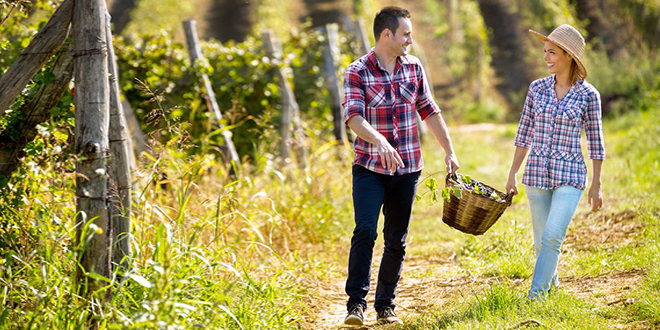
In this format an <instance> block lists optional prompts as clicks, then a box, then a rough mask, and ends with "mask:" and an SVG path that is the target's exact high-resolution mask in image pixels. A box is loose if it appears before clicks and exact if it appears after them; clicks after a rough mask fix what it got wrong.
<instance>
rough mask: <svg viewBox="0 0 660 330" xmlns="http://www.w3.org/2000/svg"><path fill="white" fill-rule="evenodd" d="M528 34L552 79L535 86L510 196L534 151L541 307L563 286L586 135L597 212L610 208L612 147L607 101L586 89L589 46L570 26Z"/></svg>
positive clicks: (529, 178) (535, 284) (529, 174)
mask: <svg viewBox="0 0 660 330" xmlns="http://www.w3.org/2000/svg"><path fill="white" fill-rule="evenodd" d="M529 32H530V33H531V34H532V35H534V36H535V37H537V38H538V39H540V40H541V41H543V42H544V43H545V44H544V48H543V51H544V53H545V56H544V60H545V62H546V64H547V66H548V72H549V73H551V74H552V75H551V76H549V77H546V78H542V79H539V80H536V81H534V82H532V84H531V85H530V86H529V90H528V91H527V98H526V100H525V104H524V106H523V110H522V116H521V118H520V125H519V126H518V132H517V134H516V139H515V145H516V151H515V154H514V156H513V163H512V165H511V170H510V171H509V179H508V181H507V184H506V191H508V192H509V193H512V194H518V189H517V187H516V174H517V173H518V170H519V169H520V165H521V164H522V162H523V160H524V159H525V156H526V155H527V152H528V150H530V149H531V152H530V155H529V159H528V160H527V165H526V167H525V173H524V175H523V178H522V183H523V184H524V185H525V189H526V192H527V198H528V200H529V208H530V213H531V217H532V227H533V231H534V248H535V250H536V266H535V267H534V277H533V278H532V287H531V289H530V290H529V292H528V294H527V297H528V298H530V299H532V300H541V299H543V298H544V297H545V295H546V294H547V292H548V291H549V290H550V287H551V286H558V285H559V280H558V277H557V262H558V260H559V249H560V247H561V243H562V241H563V240H564V236H565V235H566V229H567V228H568V225H569V223H570V222H571V219H572V218H573V214H574V213H575V209H576V208H577V205H578V202H579V201H580V197H581V196H582V191H583V190H584V189H585V188H586V186H587V167H586V165H585V163H584V159H583V156H582V150H581V148H580V135H581V134H582V130H583V129H584V130H585V131H586V136H587V141H588V144H587V146H588V152H589V158H590V159H592V162H593V174H592V180H591V187H590V188H589V204H590V205H591V209H592V211H595V210H598V209H600V208H601V207H602V205H603V198H602V196H601V193H600V172H601V167H602V164H603V160H604V159H605V147H604V145H603V131H602V117H601V106H600V94H599V93H598V91H597V90H596V88H594V87H593V86H592V85H591V84H589V83H587V82H586V81H585V78H586V77H587V70H586V68H585V67H584V64H583V63H582V60H581V56H582V53H583V52H584V46H585V43H584V38H583V37H582V35H580V32H578V31H577V30H576V29H575V28H573V27H572V26H570V25H567V24H564V25H562V26H560V27H558V28H556V29H555V30H554V31H552V33H550V35H548V36H547V37H546V36H544V35H542V34H540V33H538V32H535V31H532V30H529Z"/></svg>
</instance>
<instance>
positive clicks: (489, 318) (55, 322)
mask: <svg viewBox="0 0 660 330" xmlns="http://www.w3.org/2000/svg"><path fill="white" fill-rule="evenodd" d="M657 122H660V111H658V110H653V111H648V112H640V113H630V114H626V115H624V116H622V117H620V118H618V119H616V120H608V121H606V122H605V127H606V134H605V136H606V146H607V152H608V160H607V161H606V162H605V171H604V175H603V194H604V196H605V203H606V206H605V208H604V209H603V210H602V211H599V212H598V213H595V214H591V213H589V212H588V206H587V205H586V200H585V199H583V200H582V202H581V204H580V206H579V208H578V211H577V216H576V218H575V220H574V221H573V224H572V225H571V228H570V229H569V236H570V237H571V238H570V239H571V240H572V241H571V242H574V244H573V245H571V246H565V247H564V248H563V251H562V257H561V262H560V265H559V272H560V276H561V277H562V278H563V279H564V280H565V281H564V280H563V281H562V287H561V288H560V290H559V291H555V292H553V293H552V294H551V295H550V296H549V297H548V300H547V301H546V302H544V303H530V302H528V301H527V300H526V299H524V296H525V292H526V290H527V289H528V287H529V284H530V276H531V274H532V271H533V260H534V256H533V254H534V252H533V247H532V238H531V225H530V222H529V220H528V210H527V206H526V198H525V196H524V189H521V195H520V196H518V197H516V198H515V199H514V203H513V205H512V206H511V208H510V209H508V210H507V212H506V213H505V214H504V216H503V217H502V219H500V221H498V223H496V224H495V226H494V227H493V228H491V229H490V231H489V232H487V233H486V234H485V235H483V236H479V237H473V236H470V235H465V234H462V233H459V232H457V231H455V230H453V229H451V228H449V227H447V226H446V225H444V224H443V223H442V220H441V206H440V205H439V203H437V202H432V201H430V199H429V198H428V197H429V195H428V194H424V189H426V187H425V186H424V185H423V183H422V184H421V185H420V191H419V193H420V194H422V195H423V196H422V197H423V198H422V200H421V201H420V202H418V204H417V206H416V208H415V210H414V216H413V222H412V224H411V229H410V235H409V238H408V246H409V248H408V254H407V259H408V260H409V261H408V262H407V264H406V265H407V266H408V267H404V274H403V279H402V292H404V293H406V290H409V291H408V293H409V294H408V296H409V299H412V300H402V301H403V303H402V304H401V306H402V309H403V308H408V309H404V310H405V311H406V312H402V315H403V316H404V318H405V320H406V321H407V325H406V326H404V327H402V328H403V329H473V328H488V329H506V328H510V327H513V326H516V325H521V323H522V322H525V321H529V322H532V321H530V320H531V319H534V320H536V321H538V322H540V323H542V324H543V325H546V326H548V327H551V328H553V329H558V328H562V329H568V328H570V329H604V328H613V327H619V328H630V329H636V328H652V327H657V326H658V324H660V317H659V316H658V315H660V314H659V310H658V306H659V305H660V300H659V298H658V297H659V295H658V293H659V290H660V266H658V265H660V260H659V257H658V256H659V255H660V253H659V252H660V245H659V244H658V242H660V239H659V238H660V226H658V221H659V219H660V217H659V214H660V212H659V207H658V205H660V204H658V202H659V201H660V198H659V197H660V195H659V193H658V191H657V186H658V182H660V168H658V166H659V165H658V162H659V161H660V156H659V154H658V150H660V142H658V140H657V139H655V138H654V137H657V136H658V135H659V133H660V128H659V127H658V126H657V125H656V123H657ZM493 127H494V128H492V129H487V130H470V131H468V130H464V129H461V130H454V129H453V128H452V132H451V133H452V137H453V139H454V144H455V148H456V151H457V154H458V155H459V161H460V162H461V165H462V169H461V171H462V172H463V173H466V174H470V175H472V176H473V177H474V178H475V179H478V180H480V181H484V182H486V183H488V184H490V185H493V186H495V187H500V188H501V187H503V186H504V184H505V179H506V174H507V171H508V167H509V164H510V158H511V156H512V154H513V149H514V147H513V145H512V140H513V135H514V134H515V125H496V126H493ZM40 138H41V139H46V137H40ZM52 138H54V137H51V139H52ZM48 141H50V140H48ZM48 141H47V142H45V143H46V146H47V148H45V149H46V150H49V149H52V148H49V147H48V146H49V145H48V143H50V142H48ZM169 145H177V144H176V143H170V144H169ZM313 145H314V146H316V147H315V148H312V150H314V151H313V152H312V154H311V156H310V157H311V159H310V164H311V165H310V167H309V168H308V169H306V170H303V169H298V168H297V167H296V166H293V165H291V164H289V165H284V166H281V165H280V164H278V163H277V162H276V159H275V158H274V157H273V156H272V155H270V154H269V153H268V152H263V153H262V154H260V155H258V157H255V159H256V161H255V162H254V163H253V164H246V165H245V166H244V167H243V168H242V169H241V172H240V175H239V179H238V180H236V181H231V180H228V179H226V178H227V173H226V171H225V170H224V166H223V165H222V164H220V159H216V158H215V157H213V156H212V154H208V155H198V156H193V157H186V156H183V155H184V153H181V152H179V151H177V150H175V149H173V148H171V147H161V148H160V149H158V150H157V153H156V156H154V157H152V158H148V159H143V162H142V164H141V167H140V175H139V177H140V178H141V179H140V180H139V181H138V186H139V187H140V189H139V191H138V194H137V196H136V199H135V205H134V212H133V235H134V237H133V240H132V248H133V255H132V258H131V262H130V265H131V266H130V268H129V269H128V270H127V271H126V272H120V271H117V272H115V273H113V274H112V277H111V278H110V279H107V283H108V284H109V285H110V287H111V288H112V290H113V292H114V295H113V298H112V299H111V300H110V301H109V302H108V303H107V304H105V305H90V303H89V301H87V300H85V299H83V298H82V297H79V296H77V295H76V292H77V291H78V288H77V285H76V283H75V282H74V280H73V274H74V273H75V268H76V265H77V260H78V257H79V255H80V252H81V248H80V247H79V246H77V245H76V244H75V230H76V228H75V227H74V225H73V223H74V222H73V219H74V217H75V205H74V204H73V202H72V200H73V184H74V177H73V175H72V174H71V167H70V165H71V164H68V163H66V161H64V162H63V161H62V160H58V159H57V157H56V155H52V154H49V155H47V157H45V158H44V159H41V160H39V159H36V158H34V159H32V158H31V159H28V160H26V162H28V163H29V162H31V161H33V163H30V165H26V166H24V167H23V169H22V170H21V171H22V172H21V173H20V175H21V177H22V178H23V179H22V180H20V181H16V182H13V183H12V185H11V186H9V188H8V190H7V191H5V193H6V194H7V195H6V196H7V198H6V199H3V205H0V207H2V215H1V216H0V224H2V226H1V227H0V229H1V230H2V236H0V251H1V254H0V258H1V259H0V283H2V285H1V288H2V289H1V290H0V302H2V304H1V305H0V329H46V328H53V329H80V328H86V327H87V326H88V325H89V323H90V322H91V321H95V322H96V323H97V324H98V325H99V328H103V329H155V328H163V329H195V328H223V329H295V328H309V327H311V324H315V323H313V320H314V317H315V313H317V312H318V311H317V310H315V309H314V308H315V307H316V305H315V302H316V300H315V299H318V297H317V296H316V295H317V289H318V287H319V285H326V284H328V283H333V282H342V281H343V280H344V278H343V276H344V271H345V263H346V258H347V256H348V247H349V246H350V233H351V230H352V222H353V220H352V206H351V203H352V201H351V197H350V189H351V188H350V151H349V149H348V148H344V147H343V146H337V145H335V144H333V143H327V144H323V143H322V142H320V141H313ZM424 155H425V161H426V168H425V170H424V174H423V175H422V178H425V177H427V176H428V175H429V174H431V173H436V172H439V171H440V170H441V169H442V168H443V167H444V166H443V164H442V158H443V153H442V152H441V150H440V149H439V148H438V147H436V145H435V144H434V143H432V142H431V141H427V142H426V143H425V145H424ZM61 173H68V174H65V175H62V174H61ZM162 173H166V176H163V175H162ZM433 176H434V177H435V178H436V179H438V180H439V181H441V180H442V178H443V173H437V174H434V175H433ZM12 205H17V207H12ZM626 230H628V231H629V232H630V235H626V234H625V233H622V232H624V231H626ZM603 233H604V234H603ZM602 235H613V236H602ZM607 237H613V238H612V239H611V240H607ZM603 238H605V240H603ZM567 240H569V238H568V237H567ZM579 242H582V243H584V244H583V245H579V244H578V243H579ZM381 248H382V241H381V239H379V242H378V246H377V248H376V251H379V250H380V249H381ZM374 276H375V274H374ZM624 280H625V281H628V282H625V283H623V282H622V283H623V284H621V283H618V282H619V281H624ZM415 283H422V284H418V285H419V287H416V286H415V285H416V284H415ZM424 283H428V284H424ZM434 283H436V284H434ZM437 283H440V284H441V285H439V286H438V285H437ZM584 288H588V289H589V290H591V291H589V290H587V291H585V290H584ZM422 289H425V290H426V291H424V290H422ZM410 290H412V291H410ZM414 290H418V291H414ZM585 292H587V293H585ZM338 294H341V292H338ZM403 298H405V295H403V296H402V299H403ZM415 298H416V299H418V300H414V299H415ZM339 300H341V299H339ZM420 300H421V301H424V302H425V303H424V306H423V308H422V310H421V312H419V311H418V312H414V311H412V312H411V310H413V309H411V307H414V306H411V305H412V304H417V302H416V301H420ZM610 303H613V304H611V305H610ZM342 304H343V302H342ZM406 304H407V305H406ZM521 326H522V325H521ZM530 326H533V324H531V323H530ZM383 328H386V327H383Z"/></svg>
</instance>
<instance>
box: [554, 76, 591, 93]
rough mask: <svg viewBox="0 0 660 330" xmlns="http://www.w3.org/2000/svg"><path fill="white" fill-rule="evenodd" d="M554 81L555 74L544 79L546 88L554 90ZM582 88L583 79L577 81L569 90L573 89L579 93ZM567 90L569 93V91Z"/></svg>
mask: <svg viewBox="0 0 660 330" xmlns="http://www.w3.org/2000/svg"><path fill="white" fill-rule="evenodd" d="M555 79H556V74H553V75H551V76H550V77H548V79H546V83H547V84H546V87H547V88H555ZM583 88H584V79H579V78H578V80H577V81H576V82H575V84H573V85H572V86H571V89H575V91H576V92H581V91H582V89H583ZM571 89H569V91H570V90H571Z"/></svg>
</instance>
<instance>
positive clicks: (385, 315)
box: [377, 306, 403, 324]
mask: <svg viewBox="0 0 660 330" xmlns="http://www.w3.org/2000/svg"><path fill="white" fill-rule="evenodd" d="M377 321H378V323H379V324H389V323H396V324H403V322H402V321H401V320H400V319H399V318H398V317H396V314H394V308H392V307H389V306H388V307H383V309H381V310H379V311H378V317H377Z"/></svg>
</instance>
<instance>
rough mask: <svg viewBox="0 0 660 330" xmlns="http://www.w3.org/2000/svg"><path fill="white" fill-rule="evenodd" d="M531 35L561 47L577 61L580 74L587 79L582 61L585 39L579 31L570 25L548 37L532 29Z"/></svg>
mask: <svg viewBox="0 0 660 330" xmlns="http://www.w3.org/2000/svg"><path fill="white" fill-rule="evenodd" d="M529 33H531V34H532V35H533V36H535V37H537V38H539V39H540V40H541V41H543V42H546V41H551V42H552V43H554V44H556V45H557V46H559V47H561V49H563V50H565V51H566V52H567V53H568V54H569V55H571V57H572V58H573V59H575V62H576V63H577V65H578V72H579V73H580V75H581V76H582V78H583V79H584V78H586V77H587V69H586V68H585V67H584V63H582V59H581V58H580V57H581V56H582V53H584V38H583V37H582V35H581V34H580V32H578V30H576V29H575V28H574V27H572V26H570V25H568V24H562V25H561V26H559V27H558V28H556V29H555V30H554V31H552V33H550V35H549V36H547V37H546V36H544V35H542V34H540V33H538V32H536V31H534V30H531V29H530V30H529Z"/></svg>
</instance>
